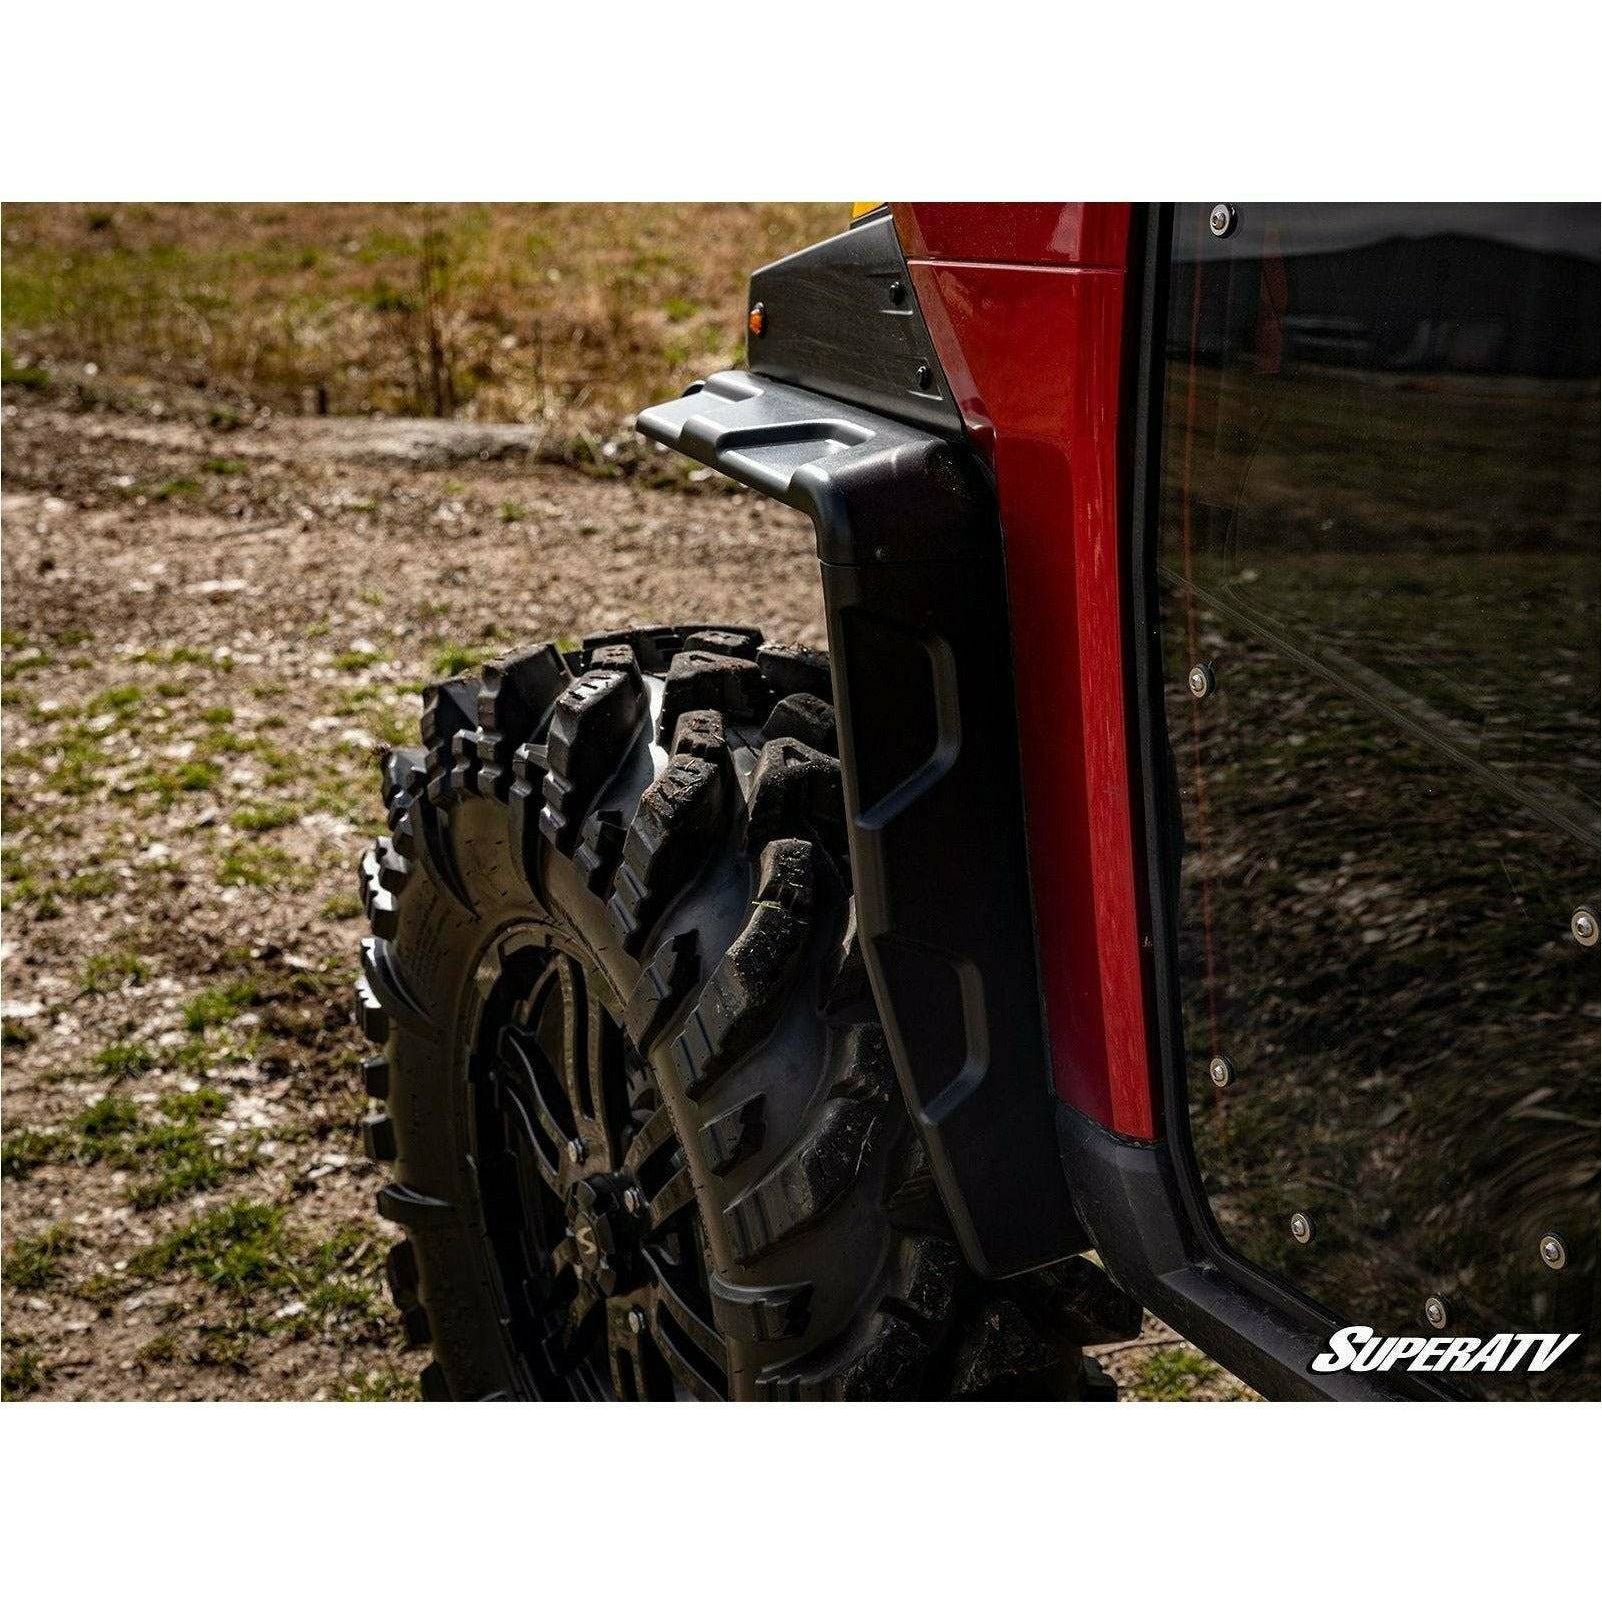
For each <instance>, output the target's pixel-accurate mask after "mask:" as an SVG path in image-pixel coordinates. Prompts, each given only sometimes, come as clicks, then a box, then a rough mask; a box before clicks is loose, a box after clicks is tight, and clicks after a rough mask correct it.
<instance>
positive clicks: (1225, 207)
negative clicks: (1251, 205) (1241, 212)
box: [1207, 200, 1235, 239]
mask: <svg viewBox="0 0 1602 1602" xmlns="http://www.w3.org/2000/svg"><path fill="white" fill-rule="evenodd" d="M1207 226H1208V227H1209V228H1210V229H1211V230H1212V234H1213V238H1214V239H1228V238H1229V236H1230V235H1231V234H1232V233H1234V232H1235V208H1234V207H1233V206H1231V205H1230V204H1229V202H1228V201H1224V200H1221V201H1219V203H1218V204H1217V205H1216V206H1214V207H1213V209H1212V210H1211V211H1210V212H1208V214H1207Z"/></svg>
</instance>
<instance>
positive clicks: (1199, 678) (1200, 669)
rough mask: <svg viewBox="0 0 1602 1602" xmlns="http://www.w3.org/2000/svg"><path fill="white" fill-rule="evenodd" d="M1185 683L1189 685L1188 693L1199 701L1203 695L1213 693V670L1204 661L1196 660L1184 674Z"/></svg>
mask: <svg viewBox="0 0 1602 1602" xmlns="http://www.w3.org/2000/svg"><path fill="white" fill-rule="evenodd" d="M1185 683H1186V684H1187V685H1189V686H1190V693H1191V694H1192V695H1194V696H1195V697H1196V699H1197V700H1198V701H1200V700H1201V699H1202V697H1203V696H1208V695H1211V694H1212V693H1213V670H1212V669H1211V668H1210V667H1209V666H1208V665H1207V664H1206V663H1205V662H1198V663H1197V664H1196V665H1195V666H1194V667H1193V668H1192V669H1191V670H1190V672H1189V673H1187V674H1186V675H1185Z"/></svg>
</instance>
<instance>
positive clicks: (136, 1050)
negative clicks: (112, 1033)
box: [95, 1041, 157, 1079]
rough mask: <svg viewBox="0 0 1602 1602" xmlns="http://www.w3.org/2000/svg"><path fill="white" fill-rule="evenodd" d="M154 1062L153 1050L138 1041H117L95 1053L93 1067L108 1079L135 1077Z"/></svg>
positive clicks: (151, 1066)
mask: <svg viewBox="0 0 1602 1602" xmlns="http://www.w3.org/2000/svg"><path fill="white" fill-rule="evenodd" d="M156 1062H157V1058H156V1054H155V1052H153V1051H152V1050H151V1049H150V1047H149V1046H146V1045H143V1044H141V1043H140V1042H138V1041H118V1042H117V1043H116V1044H115V1045H110V1046H107V1047H106V1048H105V1050H103V1051H99V1052H96V1053H95V1067H96V1068H98V1069H99V1070H100V1072H101V1073H103V1074H104V1075H106V1077H107V1078H108V1079H137V1078H139V1076H140V1075H141V1074H148V1073H149V1072H150V1071H151V1069H153V1068H154V1067H155V1066H156Z"/></svg>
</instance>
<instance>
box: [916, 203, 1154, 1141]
mask: <svg viewBox="0 0 1602 1602" xmlns="http://www.w3.org/2000/svg"><path fill="white" fill-rule="evenodd" d="M894 215H895V219H896V226H897V229H898V231H899V234H900V237H901V239H902V242H903V248H904V249H905V251H906V254H907V257H908V265H909V268H910V270H911V273H912V278H913V283H914V286H915V288H916V290H917V295H918V300H919V303H920V305H921V307H922V309H923V313H924V316H925V319H926V320H927V322H928V325H929V329H930V332H931V334H932V336H933V339H934V342H935V347H936V349H937V351H938V352H939V355H940V359H941V362H942V364H943V365H944V367H945V370H946V375H947V377H948V379H949V380H950V382H951V384H952V386H953V387H954V390H955V392H956V399H957V402H958V405H959V406H960V407H961V409H962V414H963V418H964V420H965V423H966V424H967V427H968V429H969V431H970V433H971V434H972V436H973V438H974V440H975V441H976V443H977V444H978V445H979V446H980V448H981V449H982V450H984V451H985V453H986V454H987V455H988V456H989V458H990V460H991V463H992V465H993V467H994V469H995V474H996V484H997V491H998V494H999V496H1000V503H1001V521H1002V528H1003V531H1004V536H1005V539H1006V559H1007V586H1008V595H1009V604H1010V608H1011V614H1012V632H1013V650H1014V656H1015V668H1016V675H1017V684H1018V715H1019V725H1020V735H1021V739H1022V746H1023V780H1024V792H1025V800H1026V803H1027V807H1028V814H1029V850H1030V867H1031V875H1032V879H1033V884H1034V895H1035V916H1036V921H1037V926H1038V931H1037V932H1038V943H1039V954H1040V965H1041V979H1042V985H1043V988H1044V991H1045V1004H1046V1027H1047V1033H1048V1036H1049V1039H1050V1042H1051V1054H1052V1072H1053V1076H1054V1079H1055V1083H1056V1088H1057V1093H1058V1094H1059V1095H1060V1096H1061V1097H1062V1098H1063V1100H1065V1101H1067V1102H1068V1103H1070V1104H1071V1105H1073V1106H1075V1107H1078V1108H1079V1109H1080V1110H1081V1111H1083V1112H1085V1113H1086V1114H1088V1115H1089V1116H1090V1117H1092V1118H1094V1119H1095V1120H1096V1121H1097V1122H1099V1123H1101V1124H1103V1125H1105V1126H1107V1127H1108V1128H1110V1129H1113V1130H1115V1131H1116V1132H1117V1133H1119V1134H1122V1135H1127V1136H1131V1137H1133V1138H1136V1139H1144V1140H1150V1139H1152V1138H1154V1136H1155V1133H1156V1121H1155V1116H1154V1110H1153V1104H1152V1080H1151V1067H1150V1058H1149V1055H1148V1051H1147V1039H1146V1011H1145V999H1144V972H1145V964H1144V962H1143V960H1142V936H1143V929H1142V925H1141V916H1140V912H1139V902H1138V899H1137V895H1136V872H1135V854H1134V846H1135V832H1134V805H1135V798H1134V795H1133V794H1132V789H1131V784H1130V774H1129V743H1128V737H1127V725H1126V707H1125V699H1126V697H1125V690H1124V685H1125V640H1124V619H1125V617H1126V615H1127V613H1126V606H1127V602H1128V597H1127V595H1126V594H1125V593H1124V592H1125V589H1126V583H1125V579H1124V565H1123V562H1122V560H1121V552H1120V544H1119V541H1120V537H1121V536H1120V523H1121V518H1120V510H1121V508H1120V505H1119V497H1120V495H1121V494H1122V493H1123V486H1122V485H1121V483H1120V480H1119V473H1118V439H1119V422H1120V418H1119V409H1120V404H1121V396H1120V383H1121V378H1122V349H1123V331H1124V296H1125V292H1126V274H1127V258H1128V243H1129V207H1128V206H1112V205H1050V206H1047V205H1028V206H997V205H947V204H940V205H898V206H896V207H895V208H894Z"/></svg>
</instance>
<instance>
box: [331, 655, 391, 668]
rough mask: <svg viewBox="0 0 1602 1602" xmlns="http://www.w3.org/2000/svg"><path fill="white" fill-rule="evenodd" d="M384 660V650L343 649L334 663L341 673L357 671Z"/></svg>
mask: <svg viewBox="0 0 1602 1602" xmlns="http://www.w3.org/2000/svg"><path fill="white" fill-rule="evenodd" d="M383 660H384V653H383V652H382V651H341V652H340V653H339V654H338V655H337V656H336V657H335V658H334V660H333V665H334V666H335V667H336V668H338V669H339V670H340V672H341V673H356V672H359V671H360V670H361V669H362V668H370V667H372V666H373V665H374V664H375V663H377V662H382V661H383Z"/></svg>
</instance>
